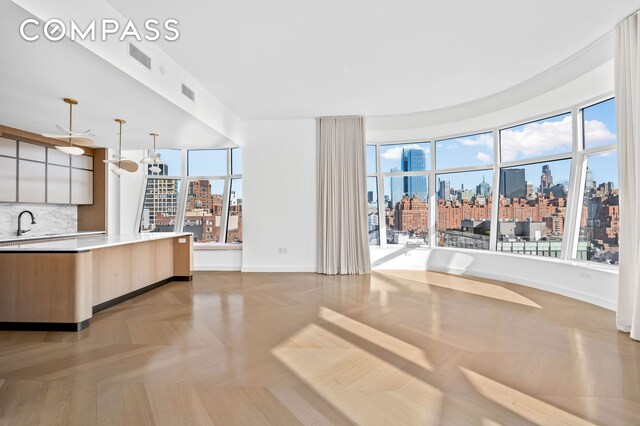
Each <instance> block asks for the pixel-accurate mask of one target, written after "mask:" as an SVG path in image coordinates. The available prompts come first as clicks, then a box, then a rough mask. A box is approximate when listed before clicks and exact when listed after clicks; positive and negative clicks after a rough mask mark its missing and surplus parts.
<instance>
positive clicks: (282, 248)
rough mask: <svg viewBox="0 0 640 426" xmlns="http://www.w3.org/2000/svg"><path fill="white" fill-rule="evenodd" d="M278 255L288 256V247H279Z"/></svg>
mask: <svg viewBox="0 0 640 426" xmlns="http://www.w3.org/2000/svg"><path fill="white" fill-rule="evenodd" d="M278 253H279V254H287V248H286V247H279V248H278Z"/></svg>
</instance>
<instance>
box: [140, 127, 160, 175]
mask: <svg viewBox="0 0 640 426" xmlns="http://www.w3.org/2000/svg"><path fill="white" fill-rule="evenodd" d="M149 136H153V155H151V154H149V156H148V157H147V158H144V159H142V161H141V163H142V162H144V163H146V164H151V166H149V169H148V170H149V171H150V172H151V173H160V172H161V171H162V169H161V168H160V167H158V163H159V162H160V154H159V153H157V152H156V137H158V136H159V135H158V134H157V133H149Z"/></svg>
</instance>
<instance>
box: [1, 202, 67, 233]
mask: <svg viewBox="0 0 640 426" xmlns="http://www.w3.org/2000/svg"><path fill="white" fill-rule="evenodd" d="M23 210H29V211H30V212H31V213H33V215H34V216H35V218H36V224H35V225H32V224H31V217H30V216H29V215H28V214H24V215H23V216H22V229H31V231H29V232H27V233H26V234H25V236H28V237H33V236H41V235H47V234H70V233H74V232H77V230H78V207H77V206H75V205H68V204H30V203H0V239H5V238H11V237H15V236H16V231H17V230H18V215H19V214H20V212H21V211H23Z"/></svg>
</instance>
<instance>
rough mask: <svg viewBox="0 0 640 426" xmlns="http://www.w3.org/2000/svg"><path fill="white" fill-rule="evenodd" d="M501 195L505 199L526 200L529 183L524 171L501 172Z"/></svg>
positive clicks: (504, 170)
mask: <svg viewBox="0 0 640 426" xmlns="http://www.w3.org/2000/svg"><path fill="white" fill-rule="evenodd" d="M500 195H502V196H503V197H505V198H525V196H526V195H527V182H526V180H525V178H524V169H501V170H500Z"/></svg>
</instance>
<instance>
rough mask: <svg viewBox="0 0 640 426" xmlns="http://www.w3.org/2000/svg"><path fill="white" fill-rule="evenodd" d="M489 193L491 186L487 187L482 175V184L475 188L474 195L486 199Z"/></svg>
mask: <svg viewBox="0 0 640 426" xmlns="http://www.w3.org/2000/svg"><path fill="white" fill-rule="evenodd" d="M490 192H491V185H489V184H488V183H487V182H486V181H485V180H484V175H482V183H481V184H480V185H478V186H476V195H481V196H483V197H488V196H489V193H490Z"/></svg>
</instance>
